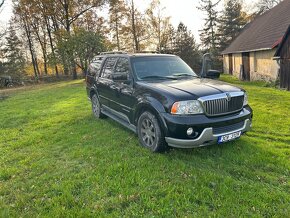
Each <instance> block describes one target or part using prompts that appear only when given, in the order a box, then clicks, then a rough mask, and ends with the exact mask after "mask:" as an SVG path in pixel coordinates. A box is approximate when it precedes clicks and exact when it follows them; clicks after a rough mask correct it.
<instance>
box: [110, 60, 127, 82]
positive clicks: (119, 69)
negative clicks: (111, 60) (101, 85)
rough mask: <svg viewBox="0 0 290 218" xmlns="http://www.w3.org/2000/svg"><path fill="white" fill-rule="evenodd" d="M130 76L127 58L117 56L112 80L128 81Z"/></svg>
mask: <svg viewBox="0 0 290 218" xmlns="http://www.w3.org/2000/svg"><path fill="white" fill-rule="evenodd" d="M129 77H130V65H129V60H128V59H127V58H119V60H118V62H117V64H116V67H115V71H114V74H113V80H114V81H116V82H120V83H122V82H124V81H128V80H129Z"/></svg>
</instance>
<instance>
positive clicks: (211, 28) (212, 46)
mask: <svg viewBox="0 0 290 218" xmlns="http://www.w3.org/2000/svg"><path fill="white" fill-rule="evenodd" d="M220 1H221V0H217V1H216V2H213V1H212V0H201V2H200V7H198V9H199V10H201V11H204V12H206V18H205V24H204V28H203V29H202V30H200V39H201V42H202V45H203V47H204V48H205V49H207V50H209V51H215V50H216V45H217V25H218V11H217V10H216V7H217V5H218V4H219V3H220Z"/></svg>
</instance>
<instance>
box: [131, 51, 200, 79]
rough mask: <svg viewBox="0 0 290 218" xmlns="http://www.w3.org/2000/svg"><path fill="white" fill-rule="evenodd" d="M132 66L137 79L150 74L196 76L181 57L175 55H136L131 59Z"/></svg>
mask: <svg viewBox="0 0 290 218" xmlns="http://www.w3.org/2000/svg"><path fill="white" fill-rule="evenodd" d="M132 67H133V70H134V71H135V73H136V75H137V77H138V79H142V78H145V77H150V76H160V77H174V76H178V75H191V76H196V74H195V73H194V72H193V70H192V69H191V68H190V67H189V66H188V65H187V64H186V63H185V62H184V61H183V60H181V58H179V57H175V56H164V57H162V56H161V57H158V56H157V57H136V58H133V59H132Z"/></svg>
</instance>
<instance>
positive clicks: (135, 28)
mask: <svg viewBox="0 0 290 218" xmlns="http://www.w3.org/2000/svg"><path fill="white" fill-rule="evenodd" d="M126 8H127V13H126V14H125V17H126V21H125V25H124V26H123V28H122V31H123V36H124V37H125V42H126V43H127V44H129V45H131V50H133V51H134V52H138V51H141V50H142V49H144V48H145V44H144V42H145V41H146V40H147V39H149V35H148V31H147V29H148V26H147V22H146V19H145V17H144V15H143V14H142V13H141V12H140V11H138V10H137V8H136V7H135V3H134V0H130V2H129V1H128V2H127V4H126Z"/></svg>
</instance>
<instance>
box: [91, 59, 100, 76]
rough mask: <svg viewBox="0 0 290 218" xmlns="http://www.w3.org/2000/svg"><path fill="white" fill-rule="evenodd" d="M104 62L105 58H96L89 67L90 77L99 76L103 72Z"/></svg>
mask: <svg viewBox="0 0 290 218" xmlns="http://www.w3.org/2000/svg"><path fill="white" fill-rule="evenodd" d="M102 62H103V57H97V58H95V59H94V60H93V61H92V63H91V64H90V66H89V71H88V75H89V76H93V77H95V76H98V75H99V73H100V70H101V66H102Z"/></svg>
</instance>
